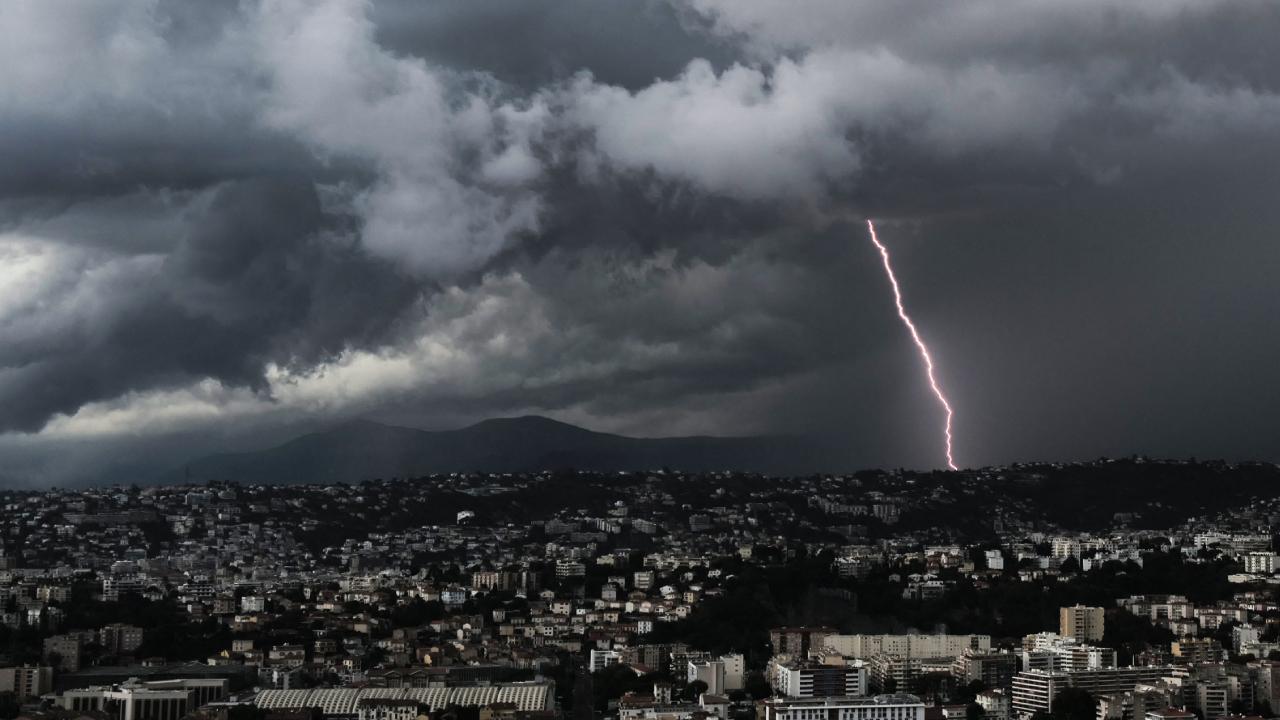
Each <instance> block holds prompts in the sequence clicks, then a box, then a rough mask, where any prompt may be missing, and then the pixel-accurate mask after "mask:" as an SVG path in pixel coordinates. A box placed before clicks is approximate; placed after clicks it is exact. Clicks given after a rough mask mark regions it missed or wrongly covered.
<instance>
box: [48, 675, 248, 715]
mask: <svg viewBox="0 0 1280 720" xmlns="http://www.w3.org/2000/svg"><path fill="white" fill-rule="evenodd" d="M226 696H227V681H226V680H225V679H223V678H210V679H188V680H158V681H154V682H138V681H137V680H130V681H128V682H125V683H121V684H120V685H114V686H110V687H87V688H80V689H78V690H68V691H66V692H64V693H63V694H62V695H61V696H60V697H59V698H58V704H59V705H60V706H61V707H63V708H65V709H67V710H77V711H84V710H101V711H102V712H105V713H106V714H107V715H109V716H110V717H112V718H115V720H178V719H179V718H181V717H183V716H185V715H187V714H188V713H190V712H191V711H193V710H195V709H196V708H199V707H201V706H204V705H207V704H209V703H211V702H214V701H216V700H222V699H223V698H225V697H226Z"/></svg>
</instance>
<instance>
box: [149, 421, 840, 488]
mask: <svg viewBox="0 0 1280 720" xmlns="http://www.w3.org/2000/svg"><path fill="white" fill-rule="evenodd" d="M838 454H839V453H838V449H837V447H836V446H835V444H833V443H828V442H823V441H820V440H817V439H814V438H808V437H803V436H792V435H761V436H706V435H703V436H674V437H656V438H637V437H630V436H626V435H617V434H612V433H605V432H599V431H596V430H591V429H589V428H583V427H580V426H577V425H573V424H570V423H565V422H562V421H559V420H554V419H552V418H547V417H544V416H540V415H524V416H517V417H502V418H489V419H486V420H481V421H479V422H476V423H473V424H471V425H468V426H465V427H462V428H457V429H454V430H421V429H417V428H411V427H405V426H400V425H388V424H383V423H379V422H376V421H373V420H368V419H363V418H358V419H353V420H348V421H346V422H344V423H341V424H339V425H336V426H334V427H331V428H329V429H327V430H321V431H317V432H312V433H307V434H304V435H299V436H297V437H295V438H292V439H290V440H286V441H285V442H283V443H280V444H278V445H275V446H273V447H269V448H265V449H262V450H253V451H246V452H231V453H216V454H212V455H206V456H203V457H200V458H195V459H193V460H191V461H189V462H187V463H186V464H185V465H184V466H183V467H181V468H178V469H175V470H173V471H170V472H168V473H165V474H164V475H162V477H160V478H158V479H157V481H158V482H161V483H171V482H180V481H195V482H203V481H208V480H234V481H238V482H246V483H252V484H278V485H291V484H305V483H333V482H358V481H361V480H369V479H375V478H389V477H416V476H422V475H430V474H434V473H448V472H473V471H475V472H533V471H540V470H556V469H568V468H572V469H577V470H591V471H603V472H611V471H626V470H650V469H657V468H663V467H667V468H672V469H677V470H684V471H689V472H699V471H703V472H705V471H715V470H739V471H746V472H760V473H769V474H801V473H809V472H818V471H821V470H830V469H832V463H833V461H834V459H835V457H836V456H837V455H838ZM841 464H843V463H841Z"/></svg>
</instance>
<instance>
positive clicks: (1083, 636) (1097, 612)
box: [1058, 605, 1106, 642]
mask: <svg viewBox="0 0 1280 720" xmlns="http://www.w3.org/2000/svg"><path fill="white" fill-rule="evenodd" d="M1105 618H1106V615H1105V613H1104V611H1103V609H1102V608H1100V607H1089V606H1087V605H1073V606H1072V607H1064V608H1062V609H1060V610H1059V611H1058V626H1059V629H1058V633H1059V634H1060V635H1062V636H1063V637H1070V638H1075V639H1076V640H1079V641H1080V642H1098V641H1100V640H1102V632H1103V628H1104V623H1105Z"/></svg>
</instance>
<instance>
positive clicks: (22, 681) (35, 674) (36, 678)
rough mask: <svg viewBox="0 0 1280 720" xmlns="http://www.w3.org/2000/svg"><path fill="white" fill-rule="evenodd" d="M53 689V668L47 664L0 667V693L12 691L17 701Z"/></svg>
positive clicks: (37, 695) (38, 695)
mask: <svg viewBox="0 0 1280 720" xmlns="http://www.w3.org/2000/svg"><path fill="white" fill-rule="evenodd" d="M51 690H53V668H51V667H49V666H47V665H38V666H30V665H27V666H23V667H7V668H0V693H13V695H14V698H15V699H17V700H18V701H19V702H21V701H23V700H28V699H30V698H35V697H40V696H41V695H44V694H45V693H47V692H49V691H51Z"/></svg>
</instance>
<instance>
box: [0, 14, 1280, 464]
mask: <svg viewBox="0 0 1280 720" xmlns="http://www.w3.org/2000/svg"><path fill="white" fill-rule="evenodd" d="M0 24H4V25H5V26H7V27H15V28H21V29H22V31H21V32H17V33H15V34H14V42H12V43H6V44H5V45H4V46H3V47H0V66H4V67H6V68H7V69H9V70H8V71H7V72H6V73H5V74H3V75H0V261H2V262H0V429H4V430H9V431H22V433H25V434H22V433H11V434H10V435H9V436H7V437H3V438H0V440H2V441H3V442H0V445H5V446H7V447H11V448H15V450H14V457H19V456H20V457H21V458H24V460H23V462H22V464H23V466H24V467H27V468H32V469H31V470H29V471H28V473H27V474H28V475H31V476H36V475H40V474H44V475H46V476H48V477H55V476H58V477H60V476H64V475H67V474H74V473H78V472H81V471H82V470H81V468H83V467H84V465H82V464H78V463H77V462H73V461H70V460H60V461H59V462H57V463H51V462H44V463H42V462H40V461H39V457H44V456H42V455H40V454H41V453H53V454H57V452H58V450H57V448H58V447H62V446H60V445H59V443H64V444H65V443H82V444H83V443H89V444H92V446H93V448H92V450H90V449H88V445H84V447H85V448H86V449H84V450H83V451H82V455H83V457H85V458H88V457H93V458H100V457H104V456H110V454H111V450H110V448H111V447H117V448H125V447H132V448H135V449H138V448H144V447H145V448H154V447H156V446H157V444H162V443H163V440H161V439H162V438H170V439H172V440H173V441H174V442H175V443H176V444H178V445H181V446H183V447H188V446H189V447H191V448H192V449H193V451H194V449H196V448H197V447H198V448H200V449H202V450H203V449H209V448H208V443H209V442H210V441H209V440H207V439H206V440H200V439H198V436H199V435H200V434H201V433H200V430H201V429H210V428H226V427H228V426H230V425H233V424H234V425H235V426H237V427H243V428H246V429H247V430H246V432H248V433H249V434H251V435H253V434H257V435H259V436H262V437H265V436H266V435H264V433H265V434H270V433H273V432H274V433H277V434H282V433H283V431H282V430H281V428H289V429H298V428H303V427H307V426H310V425H313V424H324V423H327V422H331V421H333V420H334V419H336V418H339V417H344V416H348V415H353V414H370V415H374V416H378V417H383V418H387V419H398V420H402V421H405V422H413V423H415V424H420V425H426V426H432V427H441V426H446V425H450V424H455V423H460V422H465V421H469V420H473V419H476V418H478V417H483V416H486V415H494V414H510V413H515V412H553V413H556V414H557V415H559V416H560V417H563V418H565V419H569V420H579V421H582V422H585V423H588V424H591V425H593V426H597V427H601V428H602V429H618V430H626V431H630V432H636V433H641V434H671V433H677V432H720V433H725V432H780V431H781V432H815V431H819V432H841V433H844V434H846V435H847V437H848V439H849V454H850V462H851V464H894V465H903V464H910V465H928V464H936V463H937V462H938V459H939V458H938V446H937V441H938V435H937V433H938V432H939V430H940V418H939V417H938V416H937V413H936V406H935V404H934V401H933V399H932V397H931V396H930V395H929V393H928V392H927V389H926V388H925V387H924V386H923V384H922V382H921V378H920V375H919V372H920V368H919V365H918V359H917V358H916V356H915V355H914V353H913V349H912V347H911V346H910V344H909V343H908V342H906V340H905V338H904V336H903V334H902V328H901V327H900V326H899V325H898V324H897V322H896V318H895V317H894V315H893V313H892V306H891V305H890V304H889V299H888V296H887V295H886V292H887V287H886V286H885V284H884V278H883V277H882V275H881V274H880V272H879V269H878V265H877V264H876V262H875V260H876V258H875V257H874V255H873V254H872V253H870V252H869V248H868V246H867V245H866V238H865V236H864V235H863V226H862V225H861V219H862V218H863V217H865V216H868V215H869V216H874V217H876V218H878V219H879V220H880V221H881V223H882V235H883V237H884V239H885V240H886V241H887V242H888V243H889V244H890V245H891V247H892V248H893V249H894V252H895V258H896V260H897V262H898V264H899V274H900V276H901V278H902V279H903V281H904V286H905V290H906V292H907V297H908V303H909V305H910V306H911V308H912V310H913V312H914V314H915V315H916V317H917V320H918V321H919V323H920V325H921V327H922V329H923V330H924V332H925V335H926V336H927V338H928V339H929V340H930V342H931V343H932V344H933V345H934V350H935V354H936V355H937V356H938V357H939V359H940V360H941V363H940V368H939V371H940V377H941V378H942V379H943V381H944V384H945V385H946V387H947V388H948V389H949V391H950V392H951V394H952V396H953V400H955V403H956V406H957V409H958V413H959V414H958V416H957V440H958V445H957V449H958V451H959V456H960V459H961V461H962V462H964V463H967V464H972V463H979V462H993V461H1000V460H1005V459H1010V458H1025V457H1062V456H1075V457H1078V456H1088V455H1094V454H1099V453H1103V452H1108V453H1126V452H1135V451H1149V452H1157V453H1172V454H1184V453H1198V454H1202V455H1206V454H1214V453H1218V454H1225V455H1233V456H1263V457H1267V456H1268V453H1269V452H1271V451H1269V450H1268V448H1267V442H1268V441H1267V439H1266V438H1267V437H1269V436H1270V435H1273V434H1274V430H1275V427H1274V420H1271V419H1269V418H1268V412H1267V408H1266V407H1265V403H1262V402H1260V400H1259V398H1266V397H1273V396H1275V395H1276V394H1277V391H1280V387H1277V386H1276V385H1275V383H1274V382H1273V381H1271V380H1270V375H1269V373H1268V372H1267V368H1268V367H1270V366H1271V365H1274V364H1275V361H1276V360H1278V359H1280V347H1277V343H1276V341H1275V340H1273V338H1275V337H1280V334H1277V333H1275V332H1274V330H1275V328H1274V327H1273V325H1274V322H1275V321H1274V319H1273V318H1275V317H1277V316H1278V314H1277V313H1276V312H1275V310H1276V308H1275V302H1274V293H1273V292H1271V290H1270V282H1269V277H1270V274H1271V273H1270V272H1269V268H1272V267H1274V266H1275V265H1276V263H1277V260H1278V259H1280V258H1278V257H1277V255H1276V252H1277V250H1276V249H1275V248H1276V247H1277V246H1276V245H1275V243H1274V237H1273V236H1274V228H1275V227H1276V226H1277V223H1278V222H1280V218H1277V217H1276V216H1275V211H1274V203H1273V202H1272V201H1271V198H1270V197H1269V195H1270V192H1269V190H1270V188H1274V187H1275V186H1276V181H1277V180H1278V179H1280V178H1278V177H1277V169H1276V168H1277V167H1280V130H1278V129H1277V123H1276V122H1275V120H1274V118H1275V117H1277V116H1278V114H1280V95H1277V90H1278V89H1277V82H1280V81H1278V80H1277V78H1276V76H1275V74H1274V72H1273V70H1274V68H1275V67H1276V66H1277V65H1280V49H1277V46H1276V44H1275V43H1272V42H1270V38H1271V37H1273V36H1274V35H1275V33H1276V31H1277V30H1280V11H1278V10H1277V9H1276V7H1275V5H1274V4H1270V3H1261V2H1244V3H1238V2H1237V3H1217V2H1207V3H1206V2H1188V3H1183V2H1163V1H1162V2H1118V1H1117V2H1111V1H1109V0H1091V1H1090V2H1083V3H1073V4H1071V5H1057V6H1054V5H1045V4H1041V3H1004V2H974V3H965V4H963V5H938V4H936V3H927V2H920V3H916V2H906V3H894V4H885V3H860V2H852V3H851V2H847V1H846V0H839V1H838V2H837V1H834V0H833V1H832V2H814V3H808V4H806V6H805V11H804V12H797V11H796V9H795V7H794V5H793V4H792V3H788V2H758V3H757V2H753V3H739V2H730V1H722V0H687V1H680V2H675V1H672V2H656V1H654V2H638V3H635V2H577V1H576V0H575V1H574V2H554V3H553V2H546V3H542V2H534V3H527V2H508V1H507V0H483V1H481V2H466V3H462V2H458V3H453V2H442V3H430V4H420V3H409V2H391V1H387V2H372V3H365V2H360V1H358V0H262V1H261V2H259V1H256V0H255V1H251V2H243V3H242V2H221V3H194V4H193V3H178V2H163V1H157V2H154V3H128V2H101V3H86V4H79V5H77V4H70V3H68V4H61V3H60V4H50V3H38V2H18V3H12V4H6V5H4V6H2V7H0ZM253 428H261V430H260V431H255V430H252V429H253ZM121 434H127V435H130V436H132V438H131V439H130V440H129V442H128V444H125V443H124V441H123V440H112V438H113V437H118V436H120V435H121ZM218 437H220V438H225V441H226V442H227V443H230V444H237V443H239V444H243V443H245V442H247V441H246V440H245V437H244V436H239V437H232V436H230V435H225V434H218ZM113 443H117V444H114V445H113ZM201 443H205V444H201ZM18 450H21V452H19V451H18ZM146 452H148V453H150V452H152V450H147V451H146ZM10 474H12V471H10Z"/></svg>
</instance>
